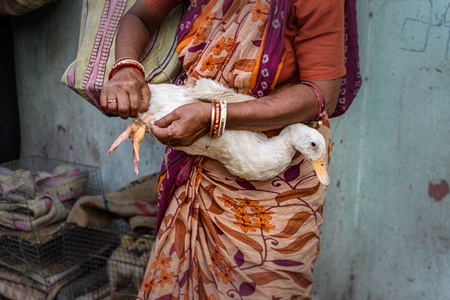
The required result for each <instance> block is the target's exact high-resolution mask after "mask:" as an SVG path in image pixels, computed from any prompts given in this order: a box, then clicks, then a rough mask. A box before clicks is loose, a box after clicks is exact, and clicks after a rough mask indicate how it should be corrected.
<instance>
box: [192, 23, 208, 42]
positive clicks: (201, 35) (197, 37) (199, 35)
mask: <svg viewBox="0 0 450 300" xmlns="http://www.w3.org/2000/svg"><path fill="white" fill-rule="evenodd" d="M205 31H206V28H205V27H201V28H199V29H198V30H197V32H196V33H195V35H194V45H196V44H198V42H199V41H204V40H206V35H205V34H204V33H205Z"/></svg>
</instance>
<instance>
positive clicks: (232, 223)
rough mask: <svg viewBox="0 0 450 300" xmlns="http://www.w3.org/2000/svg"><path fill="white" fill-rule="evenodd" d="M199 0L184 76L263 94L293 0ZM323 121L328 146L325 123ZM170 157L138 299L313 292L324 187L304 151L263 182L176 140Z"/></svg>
mask: <svg viewBox="0 0 450 300" xmlns="http://www.w3.org/2000/svg"><path fill="white" fill-rule="evenodd" d="M201 2H203V4H202V3H201ZM194 4H195V6H191V9H190V10H188V12H187V14H186V17H185V19H184V20H183V22H182V23H181V26H180V39H179V46H178V52H179V55H180V58H181V60H182V62H183V65H184V68H185V71H186V76H185V77H184V78H181V79H180V81H179V82H178V83H179V84H180V83H185V82H187V81H189V80H191V79H192V78H194V79H195V78H199V77H208V78H214V79H215V80H217V81H219V82H221V83H223V84H224V85H227V86H230V87H234V88H235V89H236V90H237V91H239V92H241V93H251V94H253V95H255V96H257V97H260V96H263V95H265V94H267V93H268V92H270V91H271V90H272V89H273V88H274V86H275V83H276V79H277V76H278V74H279V71H280V68H281V65H282V60H283V55H284V52H283V51H284V50H283V40H282V38H283V31H282V27H283V25H282V24H284V23H285V21H284V19H283V18H284V16H287V14H288V10H289V8H290V1H281V0H280V1H275V0H272V1H265V0H256V1H232V0H224V1H218V0H216V1H206V0H203V1H195V2H193V3H192V5H194ZM280 27H281V28H280ZM268 41H270V43H267V42H268ZM277 41H278V42H277ZM280 41H281V42H280ZM269 44H270V45H269ZM318 130H319V132H321V133H322V134H323V136H324V137H325V140H326V141H327V143H328V148H329V152H331V149H330V147H331V143H330V128H329V124H328V123H326V124H324V125H323V126H321V127H320V128H319V129H318ZM167 157H168V158H169V159H168V162H167V164H165V165H164V166H163V169H162V172H161V178H160V202H159V215H158V228H157V230H158V235H157V241H156V243H155V247H154V249H153V251H152V254H151V258H150V261H149V263H148V266H147V270H146V275H145V278H144V282H143V284H142V287H141V290H140V293H139V295H138V298H137V299H160V300H163V299H209V300H214V299H230V298H232V299H309V298H310V297H309V293H310V290H311V288H312V284H313V276H312V265H313V263H314V261H315V260H316V258H317V255H318V252H319V241H320V231H319V227H320V224H321V223H322V208H323V202H324V198H325V187H324V186H323V185H321V184H320V182H319V181H318V179H317V177H316V175H315V173H314V170H313V168H312V165H311V164H310V163H309V162H308V160H307V159H306V158H305V157H304V156H303V155H302V154H300V153H297V154H296V155H295V157H294V158H293V160H292V162H291V164H290V166H289V167H288V168H287V169H286V170H285V171H284V172H283V173H281V174H279V175H278V176H276V177H275V178H273V179H271V180H267V181H246V180H243V179H240V178H237V177H236V176H234V175H232V174H230V173H229V172H228V171H227V170H226V169H225V168H224V166H223V165H222V164H221V163H220V162H218V161H214V160H211V159H209V158H206V157H202V156H195V157H192V156H188V155H186V154H184V153H182V152H179V151H176V150H173V149H168V152H167Z"/></svg>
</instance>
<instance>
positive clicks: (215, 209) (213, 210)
mask: <svg viewBox="0 0 450 300" xmlns="http://www.w3.org/2000/svg"><path fill="white" fill-rule="evenodd" d="M208 211H209V212H210V213H213V214H215V215H221V214H223V212H224V210H223V209H222V207H220V206H219V205H218V204H217V202H216V201H214V198H213V200H212V203H211V206H210V207H209V208H208Z"/></svg>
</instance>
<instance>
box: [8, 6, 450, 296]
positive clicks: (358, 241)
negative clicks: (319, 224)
mask: <svg viewBox="0 0 450 300" xmlns="http://www.w3.org/2000/svg"><path fill="white" fill-rule="evenodd" d="M81 3H82V1H81V0H77V1H69V0H60V1H58V2H57V3H56V4H54V5H52V6H50V7H46V8H44V9H41V10H39V11H36V12H34V13H31V14H28V15H24V16H22V17H19V18H16V19H15V20H14V28H15V29H14V33H15V46H16V64H17V81H18V91H19V101H20V112H21V125H22V145H23V148H22V156H27V155H29V154H40V155H45V156H49V157H54V158H58V159H63V160H69V161H76V162H81V163H85V164H92V165H98V166H100V167H101V170H102V176H103V180H104V184H105V189H106V191H111V190H113V189H116V188H118V187H119V186H122V185H123V184H125V183H126V182H128V181H131V180H133V179H134V178H136V177H135V175H134V173H133V164H132V156H131V147H130V145H129V144H127V145H122V146H121V147H120V148H119V150H118V151H117V152H116V153H114V154H113V156H106V151H107V150H108V148H109V146H110V144H111V143H112V141H113V140H114V139H115V137H116V136H117V135H118V134H119V133H120V132H121V131H122V130H123V129H124V128H125V126H126V125H127V124H128V123H129V122H128V121H123V120H120V119H117V118H114V119H111V118H106V117H104V116H102V115H101V114H100V113H98V112H97V111H96V110H95V109H94V108H93V107H92V106H91V105H90V104H88V103H87V102H86V101H84V100H82V98H80V97H79V96H78V95H76V94H75V93H73V92H72V91H70V90H69V89H68V88H67V87H65V86H63V85H62V84H61V83H60V81H59V80H60V77H61V75H62V73H63V72H64V69H65V68H66V67H67V65H68V64H69V63H70V62H71V61H73V60H74V59H75V56H76V48H77V42H78V27H79V19H80V12H81ZM449 7H450V1H449V0H421V1H419V0H403V1H402V0H397V1H394V0H390V1H388V0H377V1H376V2H375V1H373V0H361V1H359V0H358V21H359V35H360V43H361V46H360V47H361V49H360V53H361V69H362V75H363V78H364V85H363V89H362V90H361V92H360V94H359V95H358V97H357V99H356V100H355V103H354V105H353V106H352V107H351V109H350V110H349V112H348V114H346V115H344V116H343V117H341V118H339V119H336V120H333V121H332V126H333V128H334V134H333V139H334V152H333V158H332V163H331V171H330V173H331V177H332V184H331V186H330V187H329V189H328V197H327V200H326V206H325V222H324V225H323V228H322V229H323V230H322V231H323V237H322V252H321V256H320V258H319V261H318V262H317V264H316V267H315V275H316V279H317V284H316V288H315V291H314V295H315V298H314V299H317V300H334V299H336V300H341V299H342V300H344V299H345V300H363V299H371V300H374V299H375V300H377V299H380V300H381V299H395V300H397V299H398V300H403V299H424V298H426V299H438V300H441V299H442V300H447V299H450V285H449V284H448V283H449V280H450V222H449V218H448V215H450V196H449V195H448V182H449V181H450V160H449V153H450V147H449V146H450V129H449V127H448V126H446V124H445V122H446V117H447V116H448V115H450V99H449V98H450V83H449V75H450V66H449V55H450V54H449V46H450V43H449V39H450V12H448V10H449ZM141 149H145V150H144V151H142V156H143V157H142V159H141V164H140V166H141V174H147V173H153V172H157V171H158V170H159V164H160V162H161V160H162V152H163V148H162V147H161V145H159V144H158V143H156V142H155V141H152V140H151V139H147V140H146V141H145V142H144V144H143V145H142V147H141Z"/></svg>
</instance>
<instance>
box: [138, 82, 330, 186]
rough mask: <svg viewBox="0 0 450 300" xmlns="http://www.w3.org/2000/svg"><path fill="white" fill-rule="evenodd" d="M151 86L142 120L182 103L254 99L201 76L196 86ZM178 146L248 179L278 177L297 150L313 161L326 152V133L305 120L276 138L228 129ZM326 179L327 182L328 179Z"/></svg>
mask: <svg viewBox="0 0 450 300" xmlns="http://www.w3.org/2000/svg"><path fill="white" fill-rule="evenodd" d="M149 87H150V90H151V100H150V108H149V110H148V111H147V112H145V113H142V114H140V115H139V117H138V119H141V120H143V119H145V117H146V116H147V115H149V114H150V115H153V118H152V120H158V119H160V118H162V117H164V116H165V115H167V114H168V113H170V112H172V111H173V110H174V109H176V108H177V107H179V106H181V105H184V104H188V103H195V102H198V101H204V102H212V101H214V100H215V99H218V100H225V101H226V102H228V103H231V102H240V101H247V100H251V99H254V98H253V97H251V96H249V95H243V94H238V93H235V92H234V91H233V90H232V89H229V88H226V87H224V86H222V85H220V84H218V83H217V82H215V81H213V80H210V79H199V80H197V82H196V85H195V86H176V85H172V84H156V85H153V84H150V85H149ZM151 122H153V121H151ZM207 144H210V147H209V149H206V145H207ZM175 148H176V149H179V150H182V151H185V152H186V153H188V154H192V155H204V156H207V157H210V158H212V159H215V160H218V161H220V162H221V163H222V164H223V165H224V166H225V167H226V168H227V169H228V170H229V171H230V172H231V173H232V174H234V175H236V176H238V177H241V178H244V179H247V180H267V179H271V178H274V177H275V176H277V175H278V174H280V173H281V172H283V171H284V170H285V169H286V168H287V167H288V165H289V163H290V162H291V160H292V157H293V156H294V154H295V152H296V150H298V151H300V152H301V153H302V154H304V155H305V156H306V157H307V158H308V159H309V160H311V161H312V160H317V159H318V158H320V157H324V156H325V154H326V149H325V140H324V138H323V136H322V135H321V134H320V133H319V132H318V131H317V130H316V129H314V128H310V127H308V126H306V125H304V124H301V123H297V124H292V125H288V126H286V127H285V128H284V129H283V130H282V131H281V133H280V134H279V135H278V136H275V137H272V138H268V137H267V136H266V135H265V134H263V133H261V132H253V131H245V130H225V131H224V133H223V135H222V137H221V138H218V139H210V138H209V137H208V136H204V137H202V138H200V139H199V140H197V141H196V142H195V143H194V144H192V145H191V146H189V147H175ZM326 176H328V174H326ZM319 179H320V178H319ZM328 180H329V179H328ZM322 182H323V183H325V184H327V181H326V180H325V181H322Z"/></svg>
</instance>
